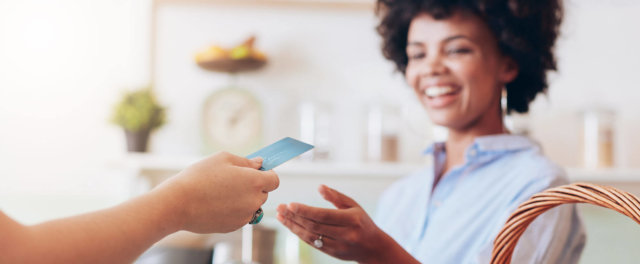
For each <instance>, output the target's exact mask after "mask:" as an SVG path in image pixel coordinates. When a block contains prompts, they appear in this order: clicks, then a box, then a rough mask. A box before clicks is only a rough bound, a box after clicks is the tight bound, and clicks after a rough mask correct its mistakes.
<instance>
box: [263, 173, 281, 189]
mask: <svg viewBox="0 0 640 264" xmlns="http://www.w3.org/2000/svg"><path fill="white" fill-rule="evenodd" d="M260 174H261V175H260V180H261V182H262V186H263V187H262V191H263V192H271V191H273V190H275V189H278V186H280V178H279V177H278V174H276V173H275V172H274V171H273V170H270V171H265V172H261V173H260Z"/></svg>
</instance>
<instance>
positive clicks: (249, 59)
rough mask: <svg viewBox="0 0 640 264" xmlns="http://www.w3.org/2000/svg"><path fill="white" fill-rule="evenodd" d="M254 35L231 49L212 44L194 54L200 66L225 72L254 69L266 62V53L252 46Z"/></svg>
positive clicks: (254, 39)
mask: <svg viewBox="0 0 640 264" xmlns="http://www.w3.org/2000/svg"><path fill="white" fill-rule="evenodd" d="M255 41H256V38H255V36H251V37H250V38H249V39H247V40H245V41H244V42H243V43H242V44H240V45H236V46H235V47H233V48H231V49H225V48H223V47H221V46H218V45H213V46H211V47H209V48H207V49H205V50H203V51H201V52H198V53H197V54H196V63H197V64H198V66H200V68H202V69H205V70H208V71H213V72H225V73H237V72H247V71H254V70H258V69H260V68H262V67H263V66H265V65H266V64H267V57H266V55H265V54H264V53H263V52H261V51H259V50H257V49H256V48H254V43H255Z"/></svg>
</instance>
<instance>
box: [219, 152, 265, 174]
mask: <svg viewBox="0 0 640 264" xmlns="http://www.w3.org/2000/svg"><path fill="white" fill-rule="evenodd" d="M219 155H222V156H223V158H224V159H226V160H228V161H229V162H230V163H231V164H232V165H235V166H238V167H246V168H252V169H256V170H257V169H260V167H261V166H262V158H260V157H257V158H254V159H247V158H245V157H240V156H237V155H233V154H231V153H228V152H220V153H219Z"/></svg>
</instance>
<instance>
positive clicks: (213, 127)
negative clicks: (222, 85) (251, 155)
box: [203, 88, 262, 154]
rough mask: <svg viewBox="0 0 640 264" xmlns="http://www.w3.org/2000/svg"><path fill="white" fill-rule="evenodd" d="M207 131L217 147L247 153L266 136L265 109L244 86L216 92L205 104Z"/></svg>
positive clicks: (207, 136) (214, 147) (207, 137)
mask: <svg viewBox="0 0 640 264" xmlns="http://www.w3.org/2000/svg"><path fill="white" fill-rule="evenodd" d="M203 117H204V120H203V122H204V133H205V138H206V139H207V142H208V144H209V145H210V147H211V148H212V149H213V150H217V151H220V150H224V151H229V152H232V153H235V154H245V152H248V151H251V150H252V148H255V147H257V144H258V143H259V142H260V139H261V136H262V110H261V106H260V104H259V102H258V100H257V99H256V98H255V97H254V96H253V95H252V94H250V93H249V92H247V91H245V90H242V89H240V88H227V89H223V90H219V91H216V92H215V93H214V94H213V95H211V96H210V97H209V99H208V100H207V102H206V103H205V107H204V115H203Z"/></svg>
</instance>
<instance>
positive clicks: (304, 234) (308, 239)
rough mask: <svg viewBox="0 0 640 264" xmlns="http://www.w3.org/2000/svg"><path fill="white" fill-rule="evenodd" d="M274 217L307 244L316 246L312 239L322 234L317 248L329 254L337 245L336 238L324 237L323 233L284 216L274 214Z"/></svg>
mask: <svg viewBox="0 0 640 264" xmlns="http://www.w3.org/2000/svg"><path fill="white" fill-rule="evenodd" d="M276 219H278V221H280V223H282V224H283V225H284V226H286V227H287V228H288V229H289V230H291V232H293V233H294V234H296V236H298V237H299V238H300V239H301V240H302V241H304V242H305V243H307V244H309V245H310V246H312V247H314V248H315V247H316V246H315V245H314V243H313V241H315V240H316V239H318V238H319V237H320V235H322V244H323V246H322V247H321V248H319V250H322V251H324V252H327V253H329V254H330V255H332V254H331V253H332V252H333V251H334V249H335V248H336V246H337V243H336V240H335V239H333V238H330V237H325V236H324V235H323V234H317V233H314V232H311V231H309V230H306V229H304V227H302V226H300V225H298V224H297V223H295V222H293V221H290V220H288V219H286V218H284V217H283V216H282V215H276Z"/></svg>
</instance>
